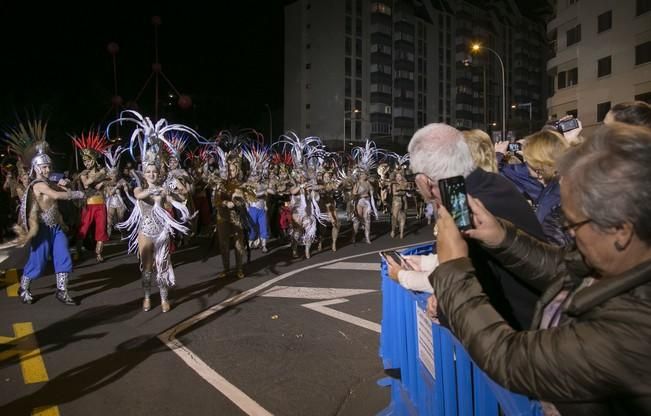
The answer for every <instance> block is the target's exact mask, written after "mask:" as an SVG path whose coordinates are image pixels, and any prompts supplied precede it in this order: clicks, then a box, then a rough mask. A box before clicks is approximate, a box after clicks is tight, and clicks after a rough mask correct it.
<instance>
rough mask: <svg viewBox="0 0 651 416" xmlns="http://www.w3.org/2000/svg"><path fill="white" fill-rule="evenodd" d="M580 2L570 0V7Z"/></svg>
mask: <svg viewBox="0 0 651 416" xmlns="http://www.w3.org/2000/svg"><path fill="white" fill-rule="evenodd" d="M578 2H579V0H570V6H571V5H573V4H576V3H578Z"/></svg>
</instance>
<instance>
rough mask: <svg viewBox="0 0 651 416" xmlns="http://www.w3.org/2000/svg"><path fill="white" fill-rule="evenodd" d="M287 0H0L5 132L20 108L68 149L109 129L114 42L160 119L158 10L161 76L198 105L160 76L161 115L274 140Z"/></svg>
mask: <svg viewBox="0 0 651 416" xmlns="http://www.w3.org/2000/svg"><path fill="white" fill-rule="evenodd" d="M333 1H337V0H333ZM341 1H343V0H341ZM541 2H542V0H520V1H519V2H518V3H520V5H524V9H525V10H526V11H528V12H534V10H535V8H533V7H528V6H530V5H533V4H540V3H541ZM19 3H20V4H22V5H18V4H19ZM51 3H55V2H51ZM58 3H62V2H58ZM205 3H210V4H209V5H206V4H205ZM287 3H291V1H289V0H266V1H265V0H262V1H251V0H249V1H246V0H233V1H216V2H206V1H205V0H204V1H203V2H199V1H195V0H175V1H159V2H138V1H129V2H127V1H125V0H117V1H107V2H93V4H92V6H90V3H88V4H89V6H87V7H72V6H70V5H61V4H56V5H48V6H42V5H39V6H36V5H33V4H31V2H27V1H24V2H18V1H4V2H1V3H0V42H1V44H2V62H1V68H2V69H1V70H0V73H1V74H2V75H0V91H1V94H0V97H1V98H0V129H2V130H4V129H5V128H6V127H7V126H10V125H12V124H13V123H14V122H15V119H16V117H15V115H16V114H18V115H20V116H24V115H25V113H26V111H30V112H32V113H33V112H37V113H41V114H42V115H43V117H44V118H46V119H48V120H49V125H48V131H49V134H48V137H49V140H50V142H51V143H52V144H53V145H54V147H55V148H56V147H58V146H57V143H58V142H60V145H59V146H65V147H67V146H68V145H69V138H68V134H69V133H80V132H81V131H84V130H88V129H89V128H91V127H97V126H99V127H104V126H106V124H107V123H108V122H110V121H111V120H113V119H114V118H115V112H114V111H111V108H112V106H111V98H112V96H113V95H114V82H113V60H112V55H111V54H110V53H109V52H108V51H107V45H108V44H109V43H110V42H116V43H117V44H118V45H119V48H120V50H119V52H118V53H117V54H116V55H115V57H116V68H117V82H118V91H117V93H118V95H119V96H121V97H122V98H123V100H124V103H125V104H127V103H129V102H133V101H134V100H135V98H136V96H137V95H138V94H139V93H140V91H141V90H142V94H141V96H140V98H139V99H138V101H137V105H138V110H139V111H140V112H141V113H142V114H143V115H149V116H151V117H152V118H153V115H154V96H155V95H154V91H155V90H154V82H153V79H152V80H151V81H150V83H149V85H147V87H146V88H144V90H143V87H144V86H145V82H146V80H147V78H148V77H149V76H150V75H151V74H152V68H151V66H152V63H153V62H154V51H155V48H154V43H155V42H154V26H153V25H152V17H153V16H160V18H161V21H162V24H161V25H160V26H159V28H158V29H159V30H158V38H159V42H158V46H159V62H160V63H161V65H162V69H163V73H164V75H165V76H166V77H167V78H168V79H169V81H170V82H171V83H172V85H173V86H174V87H175V88H176V89H177V90H178V91H179V92H180V93H181V94H188V95H189V96H190V97H192V100H193V104H194V106H193V107H192V108H190V109H186V110H183V109H181V108H180V107H179V106H178V105H177V103H176V98H175V99H174V100H173V101H172V103H171V105H169V104H168V101H169V100H166V96H167V94H168V93H171V92H174V89H173V88H172V87H171V86H170V85H169V84H168V83H167V82H166V81H165V80H164V79H163V78H162V77H160V79H159V81H160V89H159V92H160V95H161V101H160V107H159V117H164V118H166V119H167V120H168V121H169V122H173V123H177V122H179V123H185V124H188V125H190V126H192V127H194V128H196V129H198V130H199V132H200V133H201V134H202V135H204V136H211V135H213V134H214V133H215V132H216V131H218V130H221V129H224V128H226V129H231V130H237V129H238V128H247V127H251V128H256V129H258V130H260V131H262V132H263V133H264V134H265V136H267V135H268V134H267V133H268V126H269V116H268V112H267V109H266V107H265V104H268V105H269V106H270V108H271V109H272V110H273V117H274V133H275V135H276V136H277V135H278V134H280V133H281V131H280V129H281V126H282V105H283V97H282V95H283V53H284V51H283V38H284V35H283V33H284V10H283V7H284V5H285V4H287ZM91 7H92V9H91ZM98 7H99V8H101V9H100V10H95V9H97V8H98ZM215 9H216V10H215Z"/></svg>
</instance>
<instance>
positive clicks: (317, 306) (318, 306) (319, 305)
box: [302, 299, 382, 334]
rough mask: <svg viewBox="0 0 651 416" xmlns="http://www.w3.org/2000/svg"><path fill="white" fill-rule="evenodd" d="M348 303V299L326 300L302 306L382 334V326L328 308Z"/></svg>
mask: <svg viewBox="0 0 651 416" xmlns="http://www.w3.org/2000/svg"><path fill="white" fill-rule="evenodd" d="M345 302H348V299H331V300H324V301H322V302H314V303H306V304H304V305H302V306H305V307H306V308H308V309H312V310H313V311H316V312H319V313H322V314H324V315H328V316H330V317H332V318H336V319H340V320H342V321H345V322H348V323H351V324H353V325H357V326H361V327H362V328H366V329H368V330H371V331H375V332H377V333H378V334H379V333H380V330H381V328H382V327H381V326H380V324H376V323H375V322H371V321H367V320H366V319H362V318H358V317H356V316H354V315H351V314H349V313H344V312H341V311H337V310H334V309H330V308H327V307H326V306H329V305H337V304H339V303H345Z"/></svg>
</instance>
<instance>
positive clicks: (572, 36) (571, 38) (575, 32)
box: [567, 25, 581, 46]
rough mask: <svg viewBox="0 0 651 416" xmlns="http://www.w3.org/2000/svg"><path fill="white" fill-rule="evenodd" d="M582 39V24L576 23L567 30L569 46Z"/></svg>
mask: <svg viewBox="0 0 651 416" xmlns="http://www.w3.org/2000/svg"><path fill="white" fill-rule="evenodd" d="M580 41H581V25H576V26H574V27H573V28H572V29H570V30H568V31H567V46H571V45H574V44H575V43H578V42H580Z"/></svg>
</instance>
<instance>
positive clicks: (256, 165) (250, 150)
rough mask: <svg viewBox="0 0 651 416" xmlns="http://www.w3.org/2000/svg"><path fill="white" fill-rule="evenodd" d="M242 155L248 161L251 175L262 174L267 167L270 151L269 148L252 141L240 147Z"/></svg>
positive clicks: (269, 160)
mask: <svg viewBox="0 0 651 416" xmlns="http://www.w3.org/2000/svg"><path fill="white" fill-rule="evenodd" d="M242 156H244V158H245V159H246V160H247V162H249V169H250V174H251V175H258V176H259V175H262V174H263V173H264V172H266V171H267V170H268V169H269V163H270V162H271V153H270V152H269V148H268V147H266V146H262V145H260V144H255V143H252V144H251V145H249V146H247V147H245V148H243V149H242Z"/></svg>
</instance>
